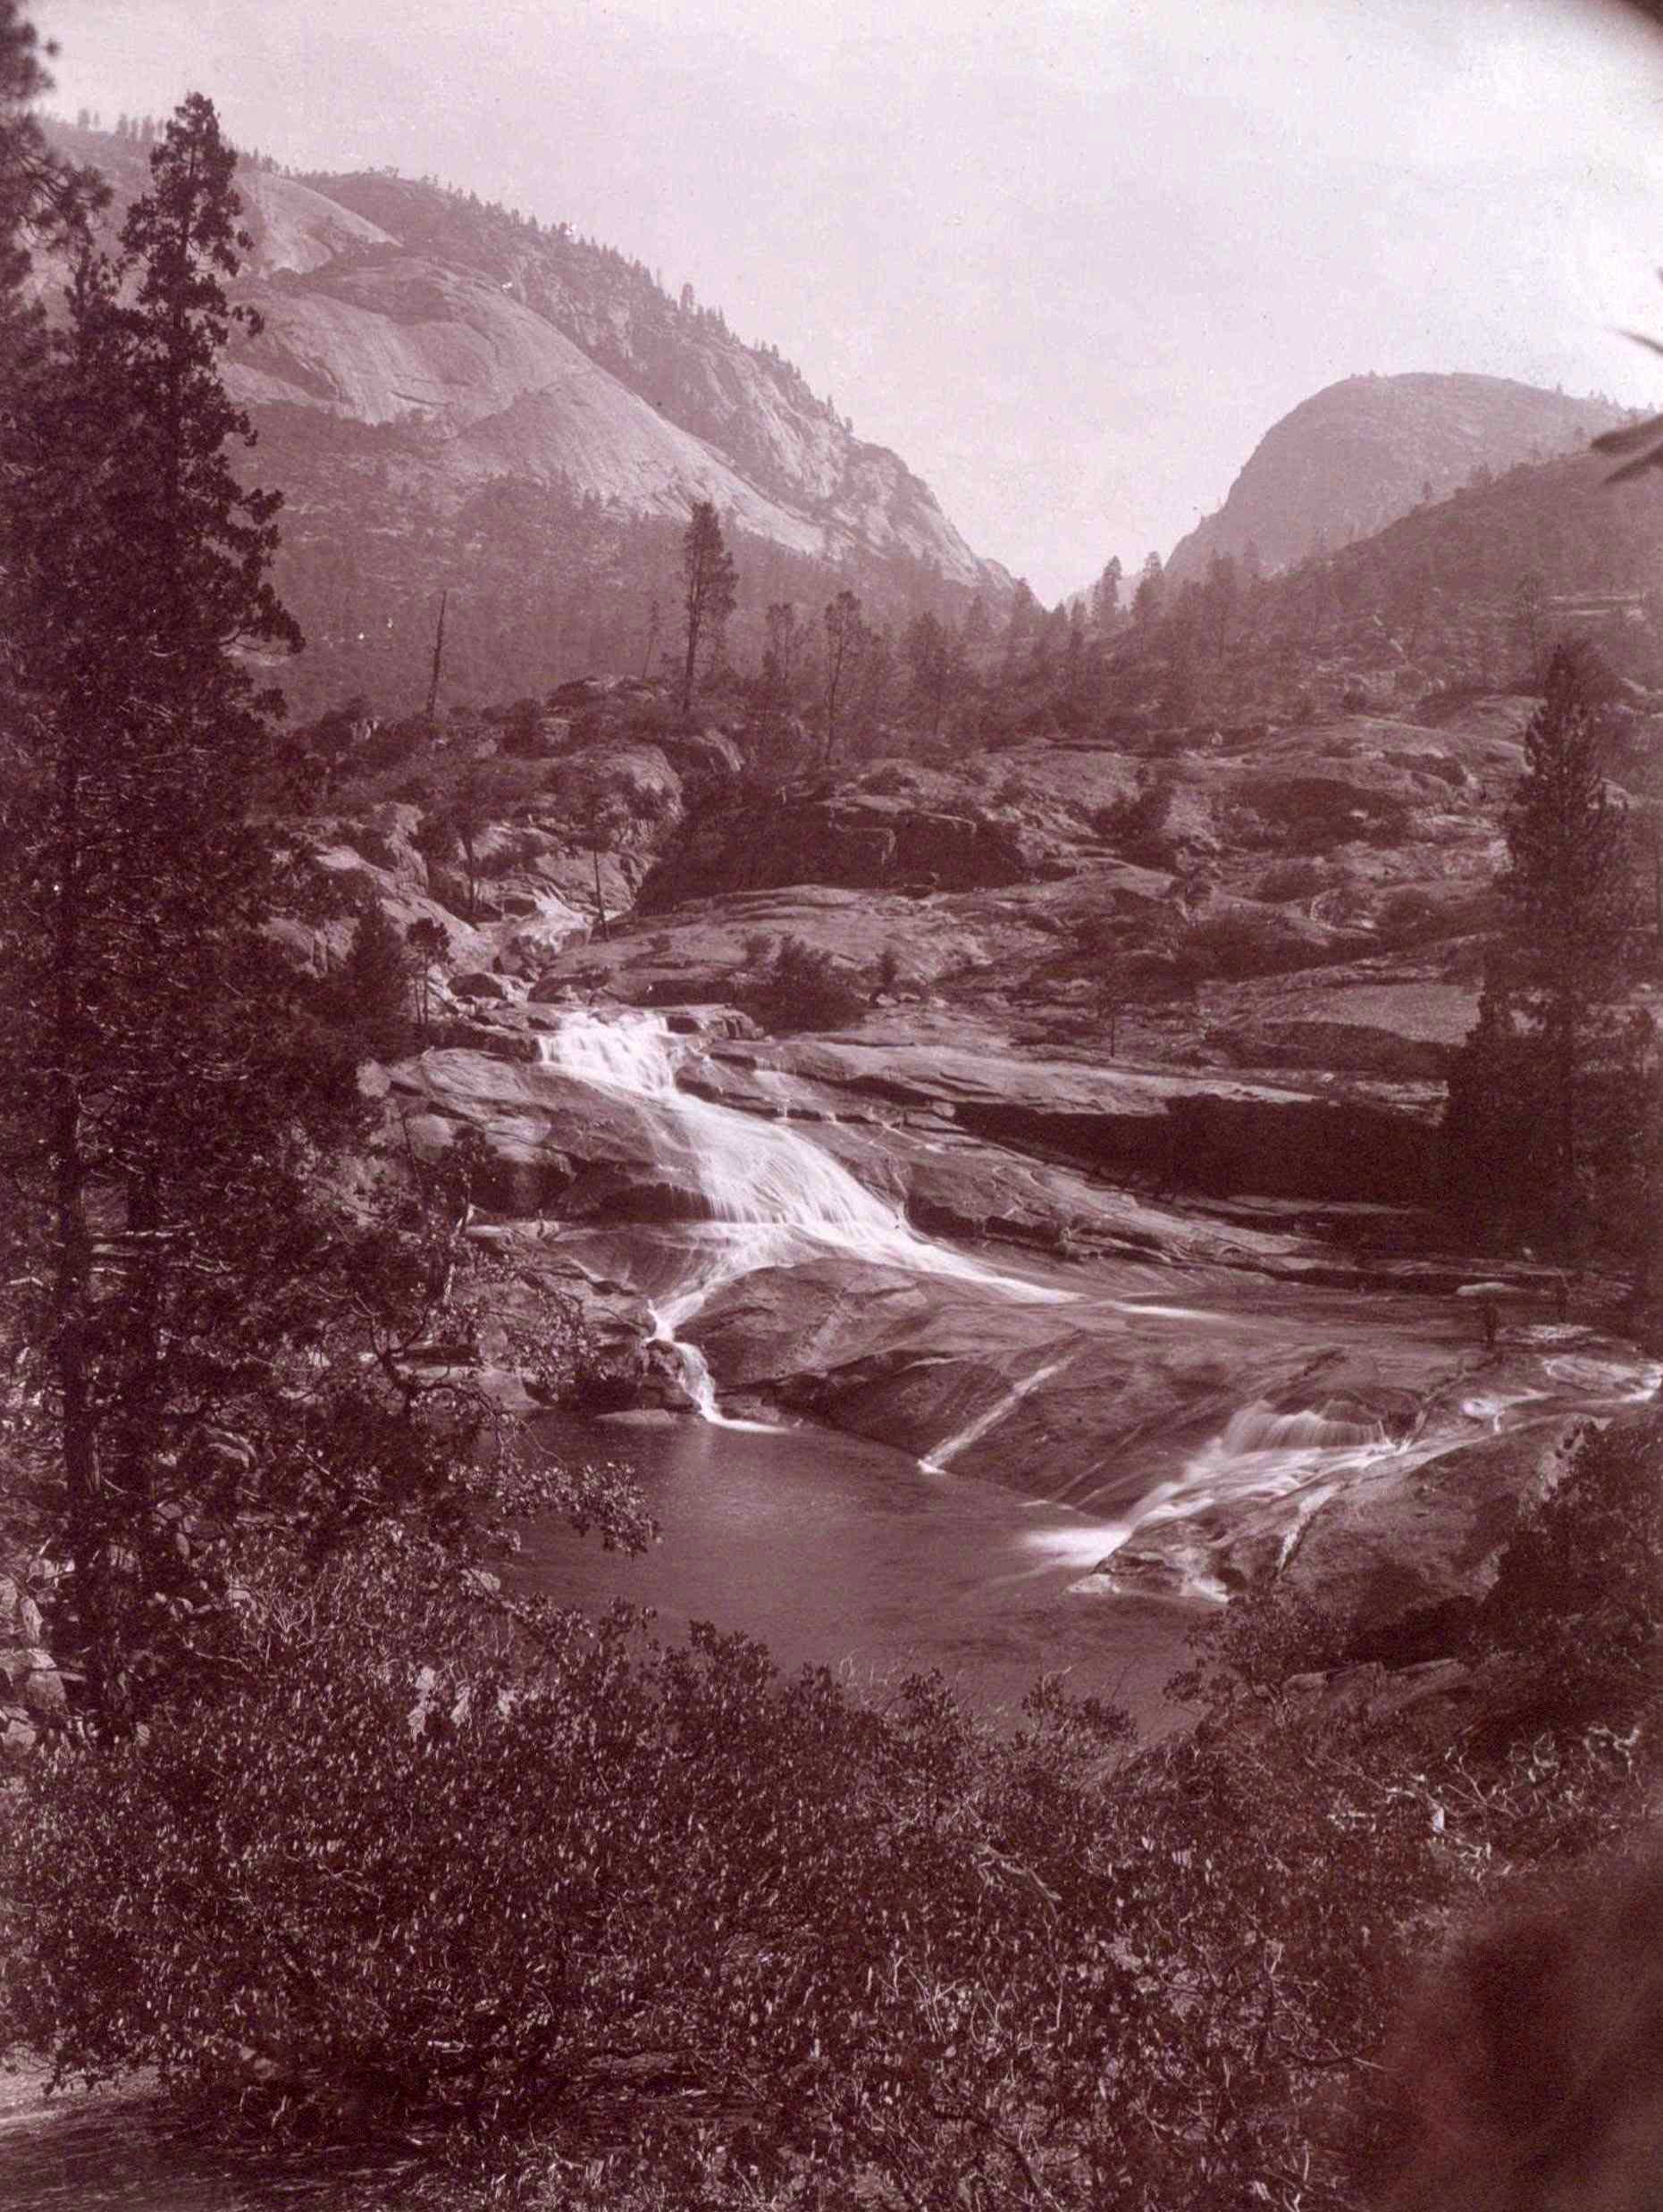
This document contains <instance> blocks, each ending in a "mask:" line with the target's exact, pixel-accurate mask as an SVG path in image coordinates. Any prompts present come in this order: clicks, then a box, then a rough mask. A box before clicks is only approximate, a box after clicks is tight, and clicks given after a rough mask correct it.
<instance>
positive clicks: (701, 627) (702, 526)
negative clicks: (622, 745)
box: [681, 499, 739, 716]
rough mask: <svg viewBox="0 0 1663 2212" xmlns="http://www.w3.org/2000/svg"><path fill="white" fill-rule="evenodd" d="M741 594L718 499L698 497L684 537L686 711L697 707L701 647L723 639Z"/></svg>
mask: <svg viewBox="0 0 1663 2212" xmlns="http://www.w3.org/2000/svg"><path fill="white" fill-rule="evenodd" d="M738 596H739V572H738V570H737V568H736V567H735V566H734V559H733V556H732V555H731V554H730V553H729V552H728V550H727V545H726V544H725V543H724V541H723V538H722V525H721V521H720V519H719V517H718V515H717V512H716V508H715V506H714V504H713V503H712V502H711V501H710V500H709V499H698V500H695V501H694V503H693V513H692V515H691V516H690V517H689V519H688V523H687V528H686V532H685V535H684V536H683V539H682V607H683V612H684V616H685V624H686V628H685V636H686V641H687V650H686V657H685V660H684V662H683V665H682V694H681V710H682V714H683V716H687V715H690V714H691V713H692V712H693V684H694V683H695V681H696V679H697V677H698V673H699V650H700V647H701V645H703V646H704V647H705V648H706V649H707V650H708V649H709V648H710V644H711V641H713V640H718V641H719V639H720V636H721V633H722V630H723V627H724V625H725V624H726V623H727V618H728V616H730V615H731V614H732V613H733V611H734V607H735V604H736V603H737V600H738Z"/></svg>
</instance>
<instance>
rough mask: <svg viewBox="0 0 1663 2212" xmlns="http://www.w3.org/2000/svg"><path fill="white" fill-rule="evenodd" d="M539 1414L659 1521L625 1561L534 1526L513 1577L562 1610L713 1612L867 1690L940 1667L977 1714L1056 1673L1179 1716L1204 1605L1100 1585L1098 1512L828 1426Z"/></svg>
mask: <svg viewBox="0 0 1663 2212" xmlns="http://www.w3.org/2000/svg"><path fill="white" fill-rule="evenodd" d="M538 1426H539V1432H540V1434H541V1435H542V1437H543V1438H544V1440H545V1442H546V1443H547V1444H548V1445H549V1446H550V1449H551V1450H554V1451H557V1452H560V1453H563V1454H573V1455H581V1456H584V1457H587V1458H591V1459H599V1458H606V1459H609V1460H613V1461H616V1462H618V1463H619V1464H621V1465H623V1466H624V1467H626V1468H627V1469H628V1470H629V1471H630V1472H631V1473H632V1474H633V1475H634V1477H635V1479H636V1480H637V1481H638V1482H639V1484H640V1486H641V1487H642V1490H643V1493H644V1495H645V1497H646V1500H647V1504H648V1505H649V1507H650V1509H651V1512H652V1513H653V1514H654V1516H655V1517H656V1519H657V1520H658V1521H659V1525H660V1527H661V1529H662V1530H663V1538H662V1540H661V1542H659V1544H658V1545H656V1546H654V1547H653V1549H652V1551H651V1553H649V1554H647V1555H646V1556H645V1557H644V1558H642V1559H637V1560H631V1559H626V1558H622V1557H620V1556H618V1555H617V1554H609V1553H607V1552H604V1551H602V1550H601V1546H599V1544H598V1543H596V1542H595V1541H594V1540H593V1539H592V1538H591V1539H589V1540H587V1541H584V1540H581V1539H579V1538H577V1537H576V1536H575V1535H574V1534H573V1533H572V1532H571V1531H570V1530H569V1529H567V1528H566V1527H565V1526H564V1525H563V1524H559V1523H542V1524H540V1525H538V1526H537V1527H535V1528H534V1529H532V1530H531V1531H530V1532H529V1533H528V1535H527V1538H526V1543H525V1554H524V1556H523V1559H522V1562H521V1568H520V1572H521V1573H522V1575H523V1576H524V1579H525V1580H526V1581H527V1582H528V1583H530V1584H531V1585H532V1586H533V1587H534V1588H537V1589H539V1590H541V1591H542V1592H543V1593H544V1594H545V1595H547V1596H550V1597H553V1598H555V1599H556V1600H557V1601H559V1603H561V1604H564V1605H579V1606H584V1607H588V1608H594V1609H597V1610H598V1609H599V1608H601V1606H603V1605H608V1604H609V1603H610V1602H611V1601H612V1599H613V1598H615V1597H619V1596H622V1597H627V1598H629V1599H631V1600H633V1601H634V1603H636V1604H638V1605H651V1606H652V1607H654V1608H655V1609H656V1611H657V1613H658V1615H659V1621H658V1628H659V1633H660V1634H662V1635H666V1636H671V1637H674V1636H679V1635H680V1634H682V1633H683V1632H685V1628H686V1625H687V1623H688V1621H693V1620H702V1621H714V1622H715V1623H716V1625H717V1626H718V1628H725V1629H741V1630H744V1631H745V1633H747V1634H748V1635H751V1636H754V1637H756V1638H758V1639H759V1640H760V1641H761V1642H763V1643H765V1644H767V1645H768V1646H769V1648H770V1650H771V1651H772V1652H773V1654H774V1656H775V1658H776V1659H777V1661H778V1662H779V1663H780V1664H781V1665H782V1666H783V1667H785V1669H787V1670H790V1669H793V1668H795V1667H797V1666H799V1665H802V1664H803V1663H814V1664H823V1665H827V1666H830V1667H832V1668H834V1669H836V1670H838V1671H839V1672H842V1673H844V1675H845V1676H846V1677H847V1679H849V1680H851V1681H852V1682H857V1683H861V1684H867V1683H869V1682H871V1681H872V1680H874V1679H875V1678H877V1677H879V1676H882V1675H884V1674H886V1673H888V1672H892V1671H896V1670H898V1671H900V1672H911V1671H914V1670H921V1669H928V1668H932V1667H933V1668H939V1670H940V1671H941V1672H942V1673H943V1674H944V1675H945V1677H946V1678H947V1680H948V1681H949V1682H950V1683H952V1684H953V1686H954V1687H955V1688H957V1690H958V1692H959V1694H960V1695H961V1696H962V1697H963V1698H964V1699H965V1701H966V1702H967V1703H969V1704H970V1705H974V1706H975V1707H976V1708H977V1709H978V1711H981V1712H983V1713H996V1712H998V1711H1000V1710H1001V1709H1008V1710H1013V1709H1014V1708H1015V1707H1016V1706H1017V1705H1019V1704H1020V1700H1021V1698H1022V1696H1023V1694H1024V1693H1025V1692H1026V1690H1027V1689H1028V1688H1029V1686H1030V1685H1031V1684H1032V1682H1033V1681H1034V1680H1035V1678H1036V1677H1037V1675H1038V1674H1040V1673H1041V1672H1065V1673H1066V1676H1067V1680H1068V1682H1069V1686H1070V1687H1071V1688H1073V1689H1075V1690H1076V1691H1078V1692H1079V1693H1081V1694H1082V1695H1083V1694H1087V1693H1090V1694H1093V1695H1096V1696H1099V1697H1108V1698H1110V1699H1112V1700H1113V1701H1114V1702H1116V1703H1118V1704H1121V1705H1124V1706H1126V1708H1127V1709H1128V1710H1129V1711H1130V1713H1132V1714H1133V1716H1134V1718H1136V1719H1137V1720H1138V1723H1139V1725H1140V1726H1141V1727H1143V1728H1145V1729H1146V1730H1156V1729H1159V1728H1160V1727H1161V1726H1163V1724H1166V1723H1169V1722H1171V1721H1172V1718H1173V1717H1175V1714H1174V1708H1173V1707H1172V1705H1171V1704H1170V1701H1169V1700H1167V1699H1166V1698H1165V1697H1163V1683H1164V1682H1165V1681H1166V1680H1167V1678H1168V1677H1169V1676H1170V1675H1171V1674H1172V1672H1174V1671H1175V1670H1176V1669H1177V1668H1178V1667H1180V1666H1181V1665H1182V1664H1183V1663H1184V1660H1185V1656H1186V1654H1185V1649H1184V1638H1185V1636H1186V1634H1187V1632H1188V1630H1189V1628H1190V1627H1191V1626H1192V1625H1193V1624H1194V1622H1195V1621H1197V1620H1198V1619H1200V1618H1203V1617H1204V1609H1202V1608H1199V1607H1197V1606H1195V1605H1178V1604H1173V1603H1169V1602H1166V1601H1164V1600H1162V1599H1159V1598H1155V1597H1143V1596H1125V1595H1123V1594H1121V1595H1111V1594H1110V1593H1109V1591H1108V1589H1107V1588H1106V1587H1105V1586H1104V1585H1103V1584H1101V1583H1094V1582H1093V1580H1092V1579H1091V1576H1090V1569H1091V1567H1092V1566H1093V1565H1094V1564H1095V1563H1096V1561H1097V1560H1098V1559H1101V1558H1103V1557H1104V1556H1106V1555H1107V1554H1109V1553H1110V1552H1111V1551H1113V1548H1114V1545H1115V1542H1116V1540H1117V1538H1118V1536H1119V1534H1120V1531H1119V1530H1118V1529H1116V1528H1115V1526H1114V1525H1113V1524H1112V1523H1109V1522H1107V1521H1097V1520H1094V1519H1091V1518H1088V1517H1087V1516H1086V1515H1083V1514H1080V1513H1078V1512H1072V1511H1071V1510H1070V1508H1068V1507H1067V1506H1064V1505H1047V1504H1038V1503H1036V1502H1035V1501H1033V1500H1031V1499H1028V1498H1024V1497H1020V1496H1017V1495H1016V1494H1014V1493H1013V1492H1012V1491H1009V1490H1004V1489H1000V1488H996V1487H994V1486H992V1485H991V1484H984V1483H978V1482H976V1481H974V1480H971V1479H968V1478H964V1477H960V1476H955V1475H954V1474H953V1471H952V1470H951V1469H949V1470H947V1471H946V1472H945V1473H941V1474H932V1473H928V1472H926V1471H925V1470H923V1469H921V1468H920V1466H919V1465H918V1463H917V1462H916V1461H914V1460H911V1459H909V1458H906V1457H905V1456H903V1454H900V1453H898V1452H893V1451H890V1450H888V1449H886V1447H885V1446H883V1445H878V1444H870V1443H867V1442H864V1441H862V1440H861V1439H860V1438H857V1437H848V1436H844V1435H842V1434H840V1433H837V1432H834V1431H828V1430H825V1429H772V1430H760V1429H721V1428H715V1427H712V1426H711V1425H710V1424H709V1423H708V1422H705V1421H701V1420H693V1419H676V1420H670V1421H667V1422H666V1423H664V1424H663V1425H662V1426H652V1427H637V1426H634V1425H633V1424H632V1425H616V1426H615V1425H613V1424H610V1423H607V1424H601V1425H589V1424H584V1423H582V1422H577V1421H565V1420H559V1418H557V1417H550V1419H548V1420H544V1421H542V1422H540V1423H539V1425H538Z"/></svg>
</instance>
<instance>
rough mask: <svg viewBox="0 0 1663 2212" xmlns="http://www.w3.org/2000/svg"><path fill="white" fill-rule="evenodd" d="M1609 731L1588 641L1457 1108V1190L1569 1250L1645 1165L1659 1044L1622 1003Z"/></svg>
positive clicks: (1560, 672) (1518, 822)
mask: <svg viewBox="0 0 1663 2212" xmlns="http://www.w3.org/2000/svg"><path fill="white" fill-rule="evenodd" d="M1603 737H1604V730H1603V725H1602V716H1601V713H1600V706H1599V700H1598V682H1597V674H1596V672H1595V670H1594V668H1593V666H1592V665H1591V663H1590V659H1589V657H1588V656H1587V654H1586V653H1585V652H1584V651H1583V650H1581V649H1577V648H1575V647H1574V646H1566V645H1561V646H1559V647H1558V648H1557V649H1555V651H1554V653H1553V654H1552V656H1551V658H1550V661H1549V664H1548V668H1547V673H1546V676H1545V679H1544V683H1543V696H1542V701H1541V706H1540V708H1538V709H1537V711H1536V713H1535V714H1534V715H1533V717H1532V719H1531V722H1530V725H1529V727H1528V729H1527V730H1526V732H1525V735H1524V762H1525V766H1524V775H1523V776H1522V777H1521V778H1520V780H1519V783H1518V786H1517V789H1516V791H1515V792H1514V794H1513V797H1512V800H1511V801H1510V803H1509V806H1508V814H1507V823H1506V830H1507V842H1508V865H1507V867H1506V868H1505V869H1504V871H1503V873H1502V876H1501V878H1500V886H1499V887H1500V889H1501V891H1502V892H1503V894H1504V895H1505V897H1506V899H1507V901H1508V909H1509V918H1508V926H1507V927H1506V928H1505V930H1504V931H1503V933H1502V934H1501V936H1500V938H1499V941H1498V942H1497V943H1496V944H1495V946H1494V947H1493V948H1492V954H1491V975H1490V979H1489V983H1488V985H1487V987H1486V990H1485V993H1484V998H1483V1001H1482V1005H1481V1009H1480V1019H1479V1022H1478V1025H1477V1026H1476V1027H1475V1028H1474V1031H1473V1032H1472V1034H1471V1035H1470V1036H1469V1037H1468V1039H1467V1041H1466V1044H1465V1045H1464V1046H1463V1048H1462V1052H1461V1053H1460V1055H1459V1056H1458V1058H1457V1063H1456V1066H1455V1067H1454V1068H1453V1069H1452V1070H1451V1073H1450V1077H1449V1108H1448V1110H1447V1112H1446V1115H1445V1119H1444V1134H1445V1140H1446V1146H1447V1159H1448V1161H1449V1169H1450V1172H1451V1177H1452V1182H1453V1186H1454V1191H1455V1194H1456V1195H1457V1198H1459V1197H1461V1195H1462V1194H1466V1199H1467V1200H1468V1201H1469V1202H1475V1203H1476V1204H1477V1205H1478V1206H1479V1208H1480V1210H1481V1211H1489V1212H1491V1214H1492V1215H1494V1214H1496V1213H1499V1212H1507V1211H1511V1212H1512V1215H1513V1219H1514V1221H1515V1224H1516V1226H1518V1227H1521V1228H1522V1227H1527V1226H1533V1227H1535V1228H1536V1229H1537V1230H1539V1231H1541V1232H1545V1233H1546V1234H1548V1235H1550V1236H1551V1237H1552V1238H1553V1239H1554V1241H1555V1243H1556V1244H1557V1245H1558V1248H1559V1249H1560V1251H1561V1252H1562V1253H1565V1254H1566V1255H1567V1256H1568V1255H1570V1254H1571V1253H1573V1252H1574V1250H1575V1246H1576V1245H1577V1244H1578V1243H1579V1241H1580V1240H1581V1239H1582V1237H1583V1236H1584V1235H1585V1234H1586V1231H1587V1227H1588V1223H1589V1215H1590V1210H1591V1208H1592V1207H1594V1206H1596V1205H1597V1204H1598V1200H1599V1189H1600V1186H1602V1185H1605V1186H1610V1187H1613V1188H1615V1187H1617V1186H1618V1185H1619V1184H1620V1183H1621V1182H1622V1181H1623V1179H1624V1178H1625V1177H1626V1176H1627V1175H1628V1173H1629V1172H1630V1170H1631V1169H1632V1166H1633V1161H1634V1153H1635V1149H1636V1146H1637V1145H1638V1144H1640V1143H1641V1141H1642V1135H1643V1125H1644V1120H1645V1114H1646V1104H1645V1100H1646V1093H1647V1080H1646V1071H1647V1067H1648V1063H1649V1059H1650V1052H1651V1037H1650V1026H1649V1024H1648V1023H1646V1021H1645V1020H1644V1019H1643V1018H1642V1020H1641V1021H1640V1022H1638V1023H1636V1022H1635V1021H1634V1019H1632V1018H1630V1017H1628V1016H1627V1015H1625V1013H1624V1011H1623V1010H1622V1007H1621V1000H1622V998H1623V995H1624V991H1625V981H1626V975H1625V957H1626V954H1627V951H1628V948H1629V943H1630V939H1631V936H1632V933H1633V929H1634V921H1635V899H1634V872H1633V868H1632V866H1631V860H1630V855H1629V852H1628V849H1627V838H1626V821H1625V809H1624V808H1623V805H1622V803H1621V801H1620V800H1618V799H1617V798H1615V797H1614V796H1613V795H1612V793H1611V792H1610V791H1609V790H1608V786H1607V784H1606V781H1605V776H1604V774H1603V771H1602V768H1601V764H1600V757H1601V750H1602V743H1603Z"/></svg>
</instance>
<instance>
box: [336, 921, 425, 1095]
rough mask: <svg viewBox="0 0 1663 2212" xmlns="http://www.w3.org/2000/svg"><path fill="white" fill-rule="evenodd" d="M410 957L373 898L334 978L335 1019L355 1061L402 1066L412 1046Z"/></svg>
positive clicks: (412, 962) (405, 944)
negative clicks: (386, 1062)
mask: <svg viewBox="0 0 1663 2212" xmlns="http://www.w3.org/2000/svg"><path fill="white" fill-rule="evenodd" d="M413 969H414V961H413V959H412V955H411V951H410V949H409V948H408V946H407V943H406V941H405V939H404V938H403V937H401V936H400V934H399V930H398V928H397V926H395V924H394V923H393V922H392V921H391V919H390V918H389V917H388V915H387V913H386V911H385V909H383V908H382V906H381V904H380V902H379V901H376V900H374V898H372V899H371V900H370V901H368V903H367V904H366V905H365V907H364V909H363V910H362V911H361V912H360V914H359V916H358V918H357V923H356V924H355V925H354V926H353V931H352V942H351V943H350V944H349V946H348V947H347V957H346V959H344V960H343V961H342V962H341V964H340V968H339V969H338V970H337V972H336V973H335V975H334V976H332V978H331V985H332V989H331V993H330V996H331V998H332V1001H333V1004H334V1010H335V1014H336V1018H337V1019H338V1021H339V1022H340V1026H341V1028H342V1029H343V1031H344V1032H345V1034H346V1035H347V1038H348V1039H349V1043H350V1046H351V1049H352V1052H353V1056H354V1058H355V1059H365V1060H402V1059H403V1057H404V1056H405V1054H406V1053H407V1052H408V1051H409V1049H410V1044H411V1028H412V1023H411V1018H410V1017H411V1009H410V1001H411V984H412V981H413Z"/></svg>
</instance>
